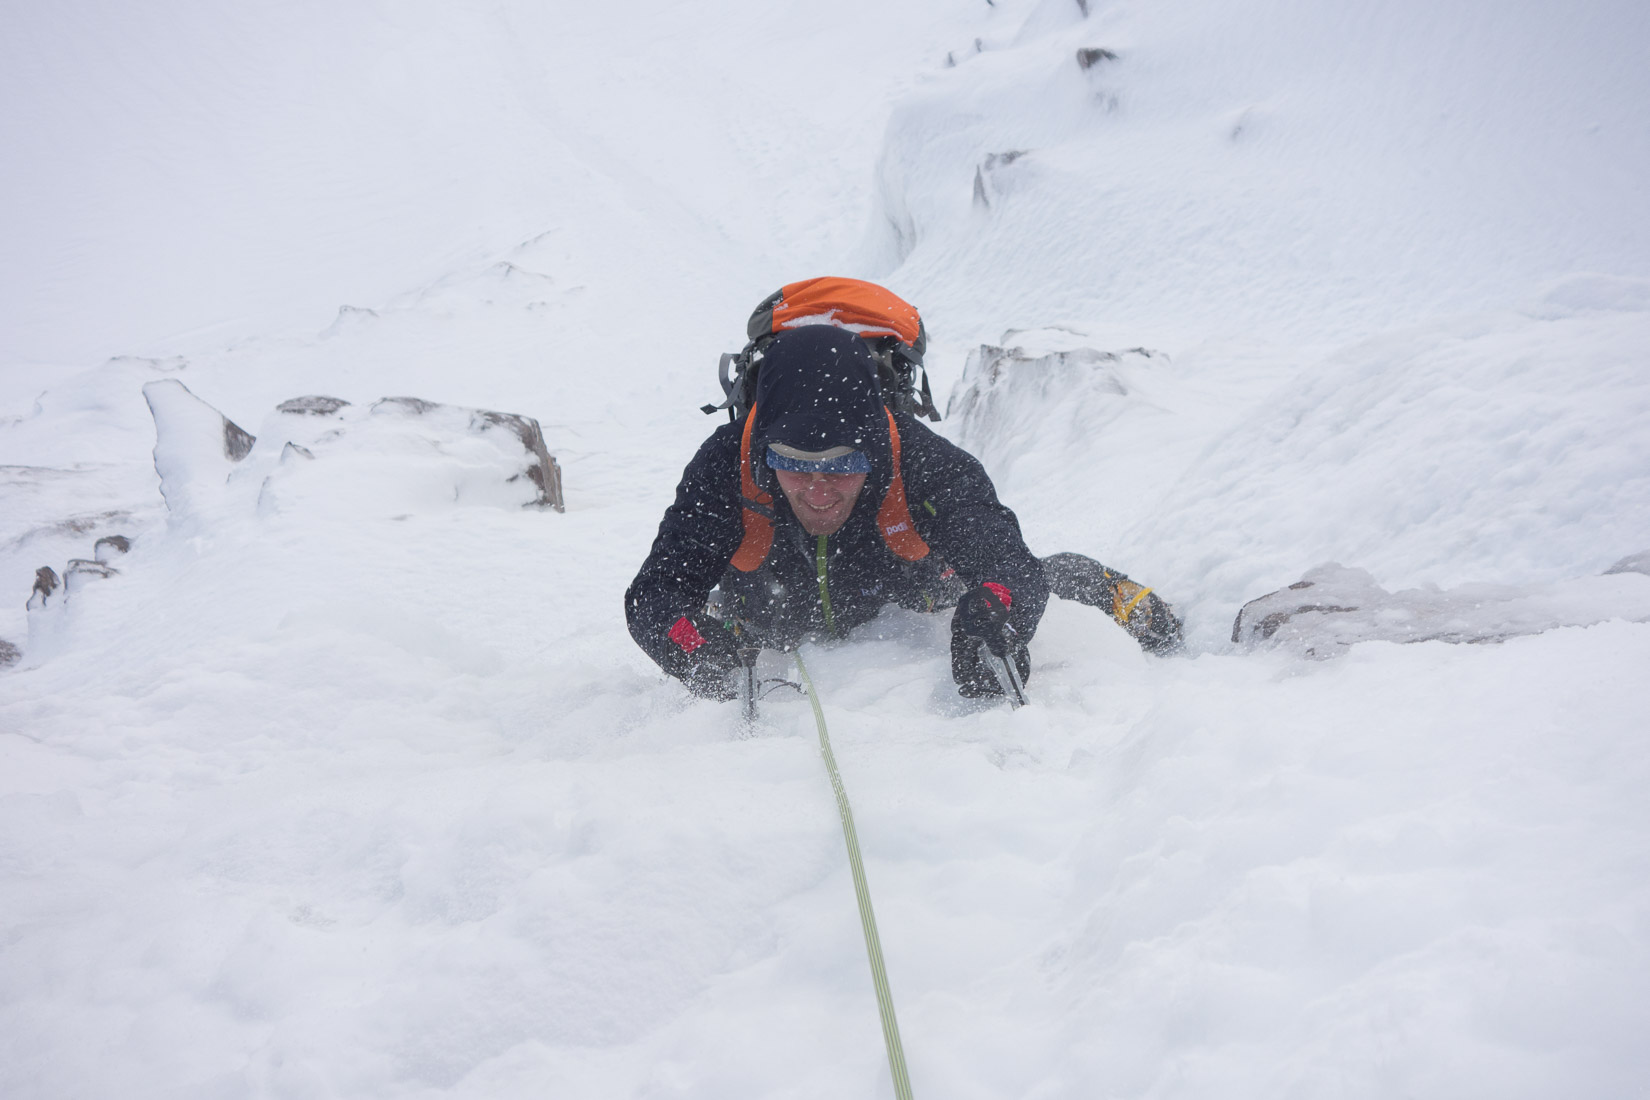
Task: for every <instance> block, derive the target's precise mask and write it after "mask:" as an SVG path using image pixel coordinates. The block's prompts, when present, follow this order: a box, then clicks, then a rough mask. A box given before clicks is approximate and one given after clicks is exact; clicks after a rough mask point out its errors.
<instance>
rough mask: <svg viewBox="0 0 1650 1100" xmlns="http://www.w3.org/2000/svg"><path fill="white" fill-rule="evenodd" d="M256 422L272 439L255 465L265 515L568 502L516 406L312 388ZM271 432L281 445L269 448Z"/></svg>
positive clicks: (537, 434) (539, 437)
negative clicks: (328, 394) (366, 399)
mask: <svg viewBox="0 0 1650 1100" xmlns="http://www.w3.org/2000/svg"><path fill="white" fill-rule="evenodd" d="M261 430H262V432H263V433H264V435H265V437H266V438H267V439H268V440H269V441H270V445H271V446H270V448H268V449H266V451H265V453H264V455H263V457H262V458H261V459H260V461H259V462H258V463H257V464H256V467H255V472H257V473H259V474H260V476H261V481H260V485H259V488H258V493H257V507H258V510H259V511H260V512H261V513H263V514H266V515H269V514H276V513H282V512H291V511H293V510H320V511H324V512H327V513H330V514H335V515H345V516H349V515H354V516H386V517H394V516H401V515H410V514H414V513H419V512H429V511H440V510H444V509H446V508H450V507H452V506H454V505H463V506H471V505H485V506H493V507H517V508H536V509H553V510H555V511H558V512H560V511H565V509H566V504H565V502H564V500H563V496H562V484H561V467H560V464H559V463H557V461H556V459H555V458H554V456H552V455H551V454H550V453H549V450H548V449H547V448H546V446H545V443H544V434H543V432H542V431H541V430H540V428H539V424H538V421H537V420H535V419H534V418H532V417H530V416H523V415H521V414H519V413H502V412H495V411H493V410H490V409H471V408H460V407H457V406H452V405H442V404H438V403H436V402H433V401H425V400H422V399H420V398H416V397H386V398H383V399H382V400H379V401H375V402H373V403H372V404H371V405H368V406H359V405H351V404H349V403H348V402H345V401H342V400H340V399H338V398H323V397H313V396H312V397H304V398H295V399H293V400H291V401H286V402H283V403H282V404H281V405H280V406H278V411H277V412H276V414H275V415H274V416H273V417H271V418H270V419H269V420H268V421H266V423H265V426H264V427H263V428H262V429H261ZM276 440H280V441H281V442H280V450H279V451H278V452H277V453H274V454H270V453H269V451H270V450H272V449H273V446H274V443H275V441H276Z"/></svg>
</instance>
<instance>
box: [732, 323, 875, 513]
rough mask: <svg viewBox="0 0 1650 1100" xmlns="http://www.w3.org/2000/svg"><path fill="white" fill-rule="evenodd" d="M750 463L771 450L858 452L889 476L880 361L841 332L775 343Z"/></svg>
mask: <svg viewBox="0 0 1650 1100" xmlns="http://www.w3.org/2000/svg"><path fill="white" fill-rule="evenodd" d="M755 415H756V425H755V427H754V428H753V429H752V431H751V443H752V448H751V464H752V466H753V467H754V466H761V467H763V468H764V469H765V467H766V464H765V463H764V462H763V460H762V458H761V457H759V455H760V453H761V451H763V450H765V449H766V448H767V445H768V444H769V443H785V444H788V445H789V446H792V447H795V448H797V449H799V450H803V451H824V450H829V449H830V448H832V447H852V448H853V449H854V450H856V451H863V452H865V455H866V457H867V458H869V459H870V460H871V468H872V471H873V473H877V474H882V477H879V478H877V479H876V480H879V481H882V480H885V479H886V477H887V473H886V472H885V471H888V468H889V464H890V458H891V456H890V454H889V445H888V418H887V413H886V412H884V410H883V407H882V386H881V384H880V383H879V382H878V381H877V361H876V359H875V358H874V357H873V356H872V355H871V349H870V348H868V347H866V346H865V341H863V340H861V339H860V338H859V337H858V336H855V335H854V334H853V333H851V332H848V331H847V330H846V329H840V328H837V327H836V326H835V325H807V326H804V327H802V328H796V329H791V330H789V331H787V332H782V333H780V334H779V335H778V336H775V337H774V338H773V340H772V342H770V343H769V344H768V346H767V347H765V348H764V349H763V355H762V361H761V371H760V373H759V374H758V375H757V378H756V411H755Z"/></svg>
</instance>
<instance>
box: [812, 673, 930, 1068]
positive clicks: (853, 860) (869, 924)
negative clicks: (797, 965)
mask: <svg viewBox="0 0 1650 1100" xmlns="http://www.w3.org/2000/svg"><path fill="white" fill-rule="evenodd" d="M791 655H792V656H794V657H795V658H796V670H797V671H798V672H800V673H801V674H802V682H803V683H804V684H806V685H807V687H808V702H810V703H812V704H813V708H814V723H815V724H816V725H817V726H818V727H819V752H820V755H821V756H823V757H824V758H825V770H826V771H827V772H828V773H830V776H831V789H832V790H833V791H835V792H836V810H837V815H838V816H839V817H841V818H842V837H843V840H844V841H845V842H846V843H847V845H848V870H849V873H850V874H851V875H852V877H853V880H854V900H855V901H857V902H858V903H859V926H860V929H861V930H862V931H863V932H864V933H865V955H866V957H867V958H868V959H870V962H871V984H872V985H873V986H874V987H876V991H877V1015H878V1016H880V1017H881V1018H882V1042H883V1045H884V1046H885V1047H887V1048H888V1071H889V1073H891V1074H892V1075H893V1078H894V1096H895V1098H896V1100H911V1075H910V1074H909V1073H907V1072H906V1069H905V1045H904V1044H903V1043H901V1042H900V1038H899V1021H898V1020H897V1019H895V1017H894V995H893V993H892V992H891V991H890V990H889V989H888V969H887V967H885V966H884V965H883V962H882V937H880V936H879V935H877V917H876V914H875V913H874V912H872V910H871V887H870V886H869V885H868V884H867V883H866V881H865V861H864V860H863V859H862V858H860V854H859V834H858V833H857V832H856V831H855V830H854V811H853V810H852V809H851V808H850V807H849V805H848V789H847V788H846V787H844V786H843V785H842V776H841V774H840V773H839V772H838V771H837V770H836V755H835V754H834V753H832V752H831V736H830V734H828V733H826V732H825V711H824V708H822V707H821V706H820V705H819V692H818V691H817V690H816V689H815V688H814V682H813V678H812V677H811V676H809V675H808V666H807V665H805V664H803V663H802V651H801V650H793V651H792V654H791Z"/></svg>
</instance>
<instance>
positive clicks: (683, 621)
mask: <svg viewBox="0 0 1650 1100" xmlns="http://www.w3.org/2000/svg"><path fill="white" fill-rule="evenodd" d="M665 636H666V637H667V638H669V639H670V640H671V641H673V642H675V643H676V644H677V645H678V646H681V648H682V652H683V653H692V652H693V651H694V650H696V649H698V648H699V647H700V646H702V645H704V644H705V636H704V635H703V634H701V633H699V628H698V627H696V626H694V625H693V622H692V620H690V619H689V618H688V617H687V616H686V615H683V616H682V617H681V618H680V619H677V620H676V625H675V626H672V627H671V628H670V631H669V633H667V634H666V635H665Z"/></svg>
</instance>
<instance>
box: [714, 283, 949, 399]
mask: <svg viewBox="0 0 1650 1100" xmlns="http://www.w3.org/2000/svg"><path fill="white" fill-rule="evenodd" d="M803 325H835V326H836V327H837V328H841V329H847V330H848V331H849V332H852V333H855V334H857V335H858V336H859V337H860V338H861V339H862V340H864V341H865V343H866V344H867V345H868V346H869V347H870V349H871V354H872V355H873V356H874V357H875V358H876V361H877V376H878V378H879V379H880V380H881V382H882V399H883V402H884V403H885V404H887V405H888V406H889V407H890V408H893V409H897V410H899V411H901V412H907V413H911V414H913V415H915V416H926V417H927V418H928V419H930V420H936V421H937V420H938V419H939V418H940V413H939V410H938V409H936V408H935V407H934V398H933V395H932V394H931V393H930V392H929V389H928V371H927V370H926V369H924V367H923V365H922V353H923V352H924V351H925V350H927V348H928V332H927V330H926V329H924V328H923V325H922V317H921V316H920V315H918V313H917V310H916V307H915V306H912V305H911V304H910V303H909V302H906V301H905V300H904V299H903V298H900V297H899V296H898V295H896V294H895V293H894V292H893V291H891V290H888V289H886V288H884V287H880V286H878V285H877V284H875V283H867V282H864V281H863V280H860V279H843V278H836V277H831V276H827V277H825V278H820V279H804V280H802V281H801V282H799V283H787V284H786V285H784V286H782V287H780V288H779V289H778V290H776V291H774V292H773V293H772V294H770V295H768V296H767V297H766V298H764V299H762V302H761V304H760V305H758V306H757V307H756V311H755V312H754V313H752V314H751V319H750V321H749V323H747V324H746V326H745V334H746V336H747V337H748V338H749V340H750V342H749V343H748V344H746V345H745V347H744V350H743V351H740V352H739V353H738V354H737V355H736V354H733V353H731V352H728V353H725V354H723V356H722V361H721V363H720V365H719V367H718V375H719V377H720V380H721V383H722V393H723V395H724V397H725V399H724V400H723V402H722V403H721V404H720V405H705V406H703V410H704V412H705V413H707V414H709V413H713V412H717V411H719V410H721V409H726V410H728V419H729V420H731V421H733V422H734V423H738V422H739V421H740V420H742V419H744V416H745V414H746V413H747V412H749V411H750V407H751V404H752V403H753V402H754V401H755V400H756V376H757V374H758V372H759V371H760V370H761V368H762V349H763V348H764V347H766V346H767V344H768V342H769V341H770V340H772V339H773V338H774V337H775V336H776V335H778V334H779V333H781V332H784V331H785V330H786V329H792V328H800V327H802V326H803ZM918 372H921V374H922V383H921V385H920V387H919V386H918V383H917V374H918Z"/></svg>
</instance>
